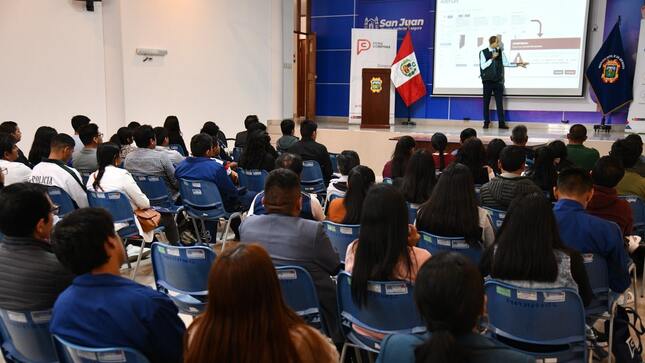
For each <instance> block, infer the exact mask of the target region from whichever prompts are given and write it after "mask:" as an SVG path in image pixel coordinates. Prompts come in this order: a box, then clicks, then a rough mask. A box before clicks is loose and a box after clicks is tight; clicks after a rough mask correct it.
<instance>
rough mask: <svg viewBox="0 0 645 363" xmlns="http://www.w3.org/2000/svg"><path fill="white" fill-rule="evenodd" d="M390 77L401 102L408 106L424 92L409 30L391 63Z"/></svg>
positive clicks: (424, 87)
mask: <svg viewBox="0 0 645 363" xmlns="http://www.w3.org/2000/svg"><path fill="white" fill-rule="evenodd" d="M391 78H392V83H393V84H394V87H396V91H397V92H399V95H400V96H401V98H402V99H403V102H405V105H406V106H408V107H410V105H411V104H413V103H415V102H416V101H418V100H419V99H420V98H421V97H423V96H425V94H426V85H425V84H424V83H423V78H421V72H420V70H419V63H417V56H416V55H415V54H414V46H413V45H412V36H411V35H410V31H409V30H408V32H407V33H406V34H405V38H403V43H401V48H399V52H398V53H397V54H396V58H394V62H393V63H392V75H391Z"/></svg>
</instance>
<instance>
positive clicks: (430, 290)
mask: <svg viewBox="0 0 645 363" xmlns="http://www.w3.org/2000/svg"><path fill="white" fill-rule="evenodd" d="M414 299H415V301H416V306H418V308H419V313H420V315H421V317H422V318H423V320H424V321H425V323H426V325H427V327H428V333H426V334H423V335H419V334H415V335H413V334H409V335H408V334H395V335H389V336H387V337H386V338H385V339H384V340H383V342H382V343H381V351H380V353H379V356H378V360H377V363H419V362H471V363H488V362H505V363H529V362H534V361H535V358H534V357H530V356H527V355H524V354H523V353H520V352H518V351H515V350H512V349H510V348H508V347H506V346H504V345H502V344H501V343H498V342H497V341H495V340H493V339H491V338H489V337H487V336H486V335H480V334H477V333H476V330H477V328H478V324H479V321H480V318H481V317H482V316H483V315H485V309H486V300H485V298H484V287H483V279H482V276H481V274H480V273H479V271H477V267H475V266H474V265H473V264H472V262H470V261H469V260H468V258H466V257H464V256H463V255H461V254H459V253H456V252H449V253H442V254H439V255H437V256H434V257H432V258H431V259H430V260H429V261H428V262H426V263H425V264H424V265H423V266H422V267H421V270H420V271H419V274H418V275H417V280H416V284H415V286H414Z"/></svg>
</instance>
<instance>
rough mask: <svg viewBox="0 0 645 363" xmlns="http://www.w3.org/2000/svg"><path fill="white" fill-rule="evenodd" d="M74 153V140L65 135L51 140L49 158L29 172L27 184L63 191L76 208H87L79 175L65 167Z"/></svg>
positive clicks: (74, 170) (85, 195)
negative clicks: (57, 188) (51, 187)
mask: <svg viewBox="0 0 645 363" xmlns="http://www.w3.org/2000/svg"><path fill="white" fill-rule="evenodd" d="M73 152H74V139H72V137H71V136H69V135H67V134H58V135H56V136H54V137H53V138H52V143H51V151H50V153H49V158H48V159H44V160H43V161H42V162H40V163H39V164H38V165H36V166H35V167H34V169H33V170H32V171H31V176H30V177H29V182H31V183H36V184H42V185H46V186H56V187H59V188H61V189H63V190H64V191H65V192H66V193H67V194H69V196H70V197H71V198H72V200H73V201H74V203H76V206H77V207H78V208H84V207H87V206H88V205H89V204H88V203H87V194H86V192H85V185H83V181H82V180H83V179H82V178H81V174H79V172H78V171H77V170H76V169H74V168H70V167H69V166H67V164H68V163H69V161H70V159H71V158H72V153H73Z"/></svg>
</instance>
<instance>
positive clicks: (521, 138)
mask: <svg viewBox="0 0 645 363" xmlns="http://www.w3.org/2000/svg"><path fill="white" fill-rule="evenodd" d="M511 142H512V143H513V145H515V146H517V147H520V148H522V149H523V150H524V152H525V153H526V162H527V163H528V164H529V165H531V164H533V159H535V150H533V149H532V148H530V147H527V146H526V144H527V143H528V142H529V130H528V129H527V128H526V126H524V125H517V126H514V127H513V129H512V130H511Z"/></svg>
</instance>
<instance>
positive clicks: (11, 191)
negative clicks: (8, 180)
mask: <svg viewBox="0 0 645 363" xmlns="http://www.w3.org/2000/svg"><path fill="white" fill-rule="evenodd" d="M55 212H56V206H55V205H54V204H53V203H52V202H51V201H50V200H49V197H48V196H47V193H46V191H45V189H44V188H43V187H42V186H40V185H37V184H31V183H16V184H12V185H10V186H7V187H6V188H4V189H3V190H1V191H0V232H2V234H3V235H4V237H3V238H2V243H0V275H2V276H5V278H2V279H0V308H2V309H7V310H13V311H39V310H46V309H51V308H52V306H54V302H55V301H56V298H57V297H58V295H59V294H60V293H61V292H62V291H63V290H65V288H66V287H67V286H69V284H71V283H72V280H73V279H74V275H72V273H71V272H69V270H67V269H66V268H64V267H63V266H62V265H61V263H60V262H58V260H57V259H56V256H55V255H54V253H53V252H52V248H51V244H50V242H49V238H50V235H51V231H52V227H53V226H54V222H55V219H56V214H55Z"/></svg>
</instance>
